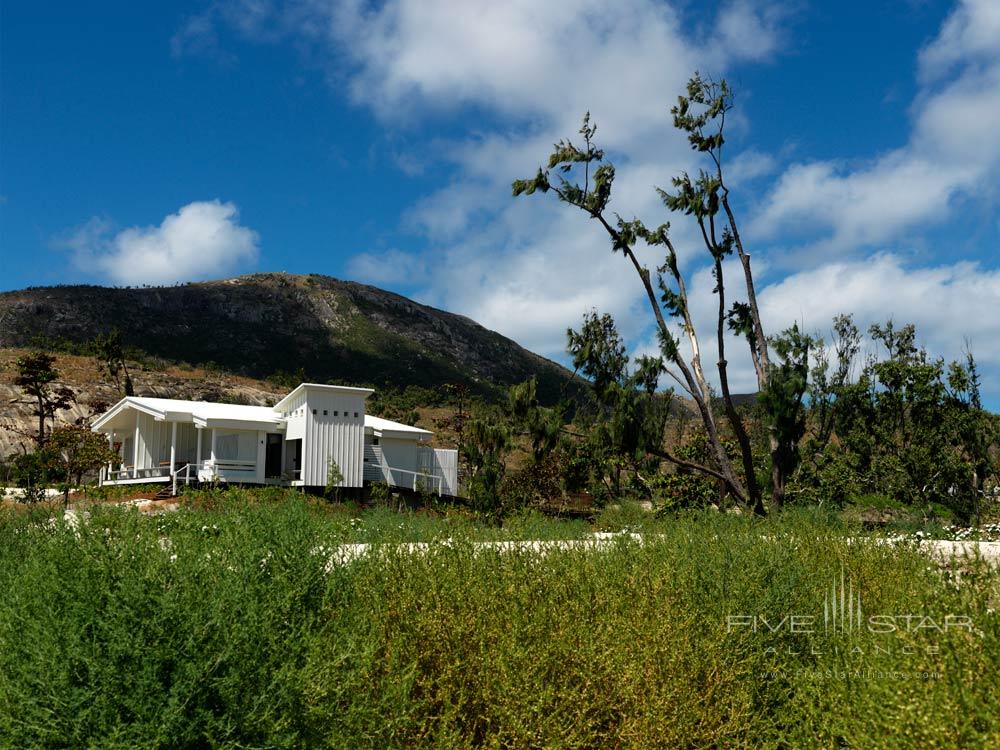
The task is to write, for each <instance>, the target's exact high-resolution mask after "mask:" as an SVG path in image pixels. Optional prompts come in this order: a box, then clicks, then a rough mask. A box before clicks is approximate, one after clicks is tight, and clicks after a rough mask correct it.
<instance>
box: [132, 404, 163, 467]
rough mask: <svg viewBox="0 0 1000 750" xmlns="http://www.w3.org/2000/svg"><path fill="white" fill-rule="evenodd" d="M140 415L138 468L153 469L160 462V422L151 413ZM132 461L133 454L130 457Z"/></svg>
mask: <svg viewBox="0 0 1000 750" xmlns="http://www.w3.org/2000/svg"><path fill="white" fill-rule="evenodd" d="M136 414H138V415H139V443H138V445H139V460H138V461H137V462H136V468H137V469H151V468H153V467H154V466H156V465H157V463H158V462H159V457H158V456H159V435H160V431H159V423H158V422H157V421H156V420H155V419H154V418H153V417H152V415H150V414H145V413H143V412H136ZM129 463H131V456H130V457H129Z"/></svg>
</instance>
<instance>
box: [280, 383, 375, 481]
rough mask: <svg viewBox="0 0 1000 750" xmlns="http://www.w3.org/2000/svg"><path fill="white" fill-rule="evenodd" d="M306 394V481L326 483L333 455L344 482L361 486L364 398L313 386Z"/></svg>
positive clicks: (304, 459) (304, 445) (303, 477)
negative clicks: (315, 389) (325, 390)
mask: <svg viewBox="0 0 1000 750" xmlns="http://www.w3.org/2000/svg"><path fill="white" fill-rule="evenodd" d="M305 396H306V397H305V430H304V435H303V441H302V479H303V480H304V483H305V484H307V485H317V486H323V485H325V484H326V477H327V469H328V467H329V461H330V459H333V460H334V461H336V462H337V466H338V467H339V468H340V473H341V474H343V476H344V481H343V482H342V483H341V485H340V486H341V487H360V486H361V483H362V480H363V478H364V477H363V463H364V461H363V459H364V435H365V401H364V398H362V397H361V396H355V395H351V394H340V393H328V392H323V391H309V390H306V394H305ZM324 412H325V413H324ZM355 415H357V416H355ZM289 431H291V423H290V422H289Z"/></svg>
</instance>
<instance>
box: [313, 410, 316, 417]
mask: <svg viewBox="0 0 1000 750" xmlns="http://www.w3.org/2000/svg"><path fill="white" fill-rule="evenodd" d="M313 416H314V417H315V416H316V410H315V409H313Z"/></svg>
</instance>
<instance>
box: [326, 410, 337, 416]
mask: <svg viewBox="0 0 1000 750" xmlns="http://www.w3.org/2000/svg"><path fill="white" fill-rule="evenodd" d="M323 416H324V417H325V416H327V413H326V409H324V410H323ZM333 416H337V412H334V413H333Z"/></svg>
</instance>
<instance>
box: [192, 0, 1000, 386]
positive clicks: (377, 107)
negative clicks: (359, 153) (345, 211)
mask: <svg viewBox="0 0 1000 750" xmlns="http://www.w3.org/2000/svg"><path fill="white" fill-rule="evenodd" d="M246 3H250V4H251V6H252V7H251V11H252V12H247V13H243V14H240V13H239V12H238V11H239V8H240V7H242V6H243V5H245V4H246ZM684 7H685V6H684V5H683V4H682V3H671V2H657V1H654V0H622V1H621V2H620V3H617V4H616V5H615V9H614V12H610V13H609V12H608V11H607V4H606V3H605V2H603V1H599V0H576V1H575V2H566V3H539V2H535V1H534V0H511V2H507V3H499V4H498V3H493V2H486V0H482V1H479V0H476V1H473V0H469V2H461V3H456V2H446V1H445V0H385V2H381V3H379V4H377V5H371V4H369V3H368V2H365V1H364V0H340V1H339V2H333V0H293V1H292V2H288V3H272V2H268V0H240V1H239V2H230V3H227V2H223V1H221V0H220V2H216V3H214V4H213V5H212V6H211V8H210V15H211V17H212V18H213V19H214V21H213V22H214V23H227V24H228V25H229V26H230V28H231V29H233V30H235V31H236V32H237V33H239V34H242V35H243V36H245V37H246V38H250V39H255V40H258V41H265V42H269V41H275V40H277V39H284V38H288V37H291V36H294V37H295V38H296V42H297V43H299V44H300V45H301V44H302V43H303V42H307V43H308V44H312V45H315V46H316V47H319V48H322V49H325V50H326V51H327V53H328V54H329V55H330V58H331V59H332V60H333V61H334V62H335V64H334V65H331V68H330V70H331V80H333V81H335V82H336V84H337V88H338V90H341V91H346V92H347V96H348V97H350V98H351V100H352V101H353V102H354V103H356V104H357V105H360V106H363V107H366V108H369V109H370V110H371V111H373V112H374V113H375V114H376V116H377V117H378V118H379V119H380V120H381V122H382V123H383V124H384V126H385V127H387V128H389V129H392V128H397V127H403V128H406V127H409V126H410V125H412V124H414V123H433V122H436V121H441V120H443V119H444V118H451V116H452V115H453V114H455V113H467V112H473V113H475V114H476V123H477V130H476V131H475V132H470V133H469V134H467V135H466V136H463V137H458V138H455V139H453V140H451V141H450V142H446V143H442V142H440V141H435V142H433V143H428V144H427V148H426V149H425V150H424V151H423V152H422V153H421V157H422V161H421V164H422V165H424V164H430V162H431V161H433V160H435V159H437V160H438V161H439V162H440V161H444V162H446V164H447V166H448V168H449V169H448V171H447V176H446V178H445V179H444V180H443V182H444V184H443V186H442V188H441V189H440V190H438V191H435V192H432V193H430V194H428V195H424V196H422V197H421V198H420V199H419V200H417V201H415V203H414V205H412V206H411V207H410V209H409V210H408V211H407V212H406V214H405V215H404V217H403V227H404V228H406V229H409V230H410V231H413V232H416V233H419V234H421V235H423V237H424V238H425V240H426V242H427V244H428V245H429V248H430V249H427V250H424V251H422V252H421V253H419V254H410V253H403V252H400V251H398V250H396V251H392V252H391V253H389V254H388V255H381V254H380V255H373V254H362V255H359V256H357V257H356V258H355V259H354V260H353V261H352V262H351V263H350V265H349V270H350V272H351V273H352V274H354V275H357V276H359V277H361V278H363V279H366V280H369V281H372V282H374V283H383V284H396V283H398V284H406V285H407V286H408V287H409V288H413V287H414V286H416V287H417V288H418V293H417V295H416V296H418V297H419V298H421V299H422V300H424V301H426V302H430V303H432V304H436V305H438V306H441V307H446V308H448V309H452V310H455V311H458V312H462V313H464V314H467V315H469V316H471V317H473V318H474V319H476V320H478V321H480V322H482V323H483V324H484V325H487V326H488V327H490V328H494V329H495V330H498V331H500V332H502V333H504V334H506V335H509V336H512V337H513V338H515V339H517V340H518V341H520V342H521V343H522V344H524V345H526V346H528V347H529V348H532V349H534V350H536V351H539V352H541V353H545V354H549V355H558V354H560V353H561V352H562V351H563V350H564V346H565V341H564V330H565V328H566V327H567V326H571V325H572V326H575V325H577V324H578V323H579V320H580V316H581V315H582V314H583V312H584V311H585V310H588V309H590V308H597V309H599V310H601V311H602V312H611V313H613V314H614V315H615V316H616V318H617V319H618V320H619V324H620V327H621V328H622V330H623V332H624V333H625V335H626V336H628V337H630V338H632V340H634V341H639V342H642V341H645V340H648V335H649V328H648V319H649V318H648V311H647V310H646V308H645V300H644V298H643V296H642V293H641V289H640V287H639V286H638V284H637V281H636V279H635V275H634V271H633V270H632V269H631V268H630V267H628V266H627V265H626V264H625V263H624V262H623V260H622V258H621V256H620V255H613V254H612V253H611V252H610V251H609V248H608V244H607V240H606V237H605V236H604V235H603V234H602V232H601V231H600V228H599V227H597V226H595V225H594V223H593V222H588V221H586V220H585V219H584V217H583V215H582V214H579V213H575V212H574V211H573V210H571V209H569V208H566V207H563V206H558V205H556V204H555V202H554V201H553V200H545V199H539V198H536V199H533V200H527V199H522V200H518V201H513V200H511V199H510V197H509V195H510V193H509V185H510V181H511V179H513V178H516V177H525V176H528V175H530V174H532V173H533V172H534V170H535V168H536V167H537V165H538V164H539V162H540V161H542V160H543V159H544V158H545V156H546V155H547V154H548V152H549V150H550V147H551V144H552V143H553V142H554V141H556V140H558V139H559V138H561V137H564V136H567V135H573V134H575V132H576V130H577V128H578V127H579V118H580V116H581V115H582V114H583V112H585V111H590V112H591V113H592V115H593V117H594V119H595V120H596V122H597V123H598V125H599V132H598V138H599V140H600V142H601V145H602V146H603V147H604V148H605V149H606V150H607V152H608V153H609V154H610V155H611V157H612V158H613V159H614V160H615V162H616V163H617V165H618V167H619V171H618V180H617V182H616V186H615V187H616V190H615V200H614V203H613V204H612V209H613V210H619V211H622V212H623V213H625V214H626V215H627V216H631V215H632V214H633V213H634V214H636V215H638V216H640V217H642V218H644V219H645V220H647V221H648V222H649V223H654V222H658V221H660V220H663V219H665V218H667V217H666V215H665V213H664V211H663V208H662V206H660V205H659V202H658V200H657V198H656V196H655V194H654V193H653V191H652V189H651V188H652V186H654V185H661V186H662V185H665V184H667V183H668V182H669V178H670V176H671V175H673V174H676V173H677V172H678V171H680V170H692V169H696V168H697V166H698V164H697V162H696V157H695V155H693V154H692V153H691V152H690V150H689V148H688V144H687V143H686V141H685V140H684V139H683V138H681V137H679V136H677V134H676V133H673V132H672V129H671V127H670V122H669V113H668V108H669V105H670V103H671V102H672V101H673V97H674V96H675V95H676V94H677V93H678V92H679V91H681V90H682V89H683V86H684V84H685V82H686V80H687V77H688V76H689V75H690V74H691V72H693V71H694V70H699V69H700V70H703V71H706V72H713V73H724V72H725V71H727V70H731V69H732V67H733V66H734V65H736V64H749V63H753V62H755V61H764V60H768V59H770V58H771V57H772V56H774V55H775V54H776V53H777V52H778V51H779V50H780V47H781V44H782V39H783V33H782V29H783V23H784V19H783V18H782V16H781V15H780V11H779V10H776V9H780V8H781V7H782V4H778V3H771V2H766V1H761V2H751V1H750V0H732V1H731V2H725V3H723V4H722V6H721V7H720V9H719V11H718V13H717V14H716V15H715V16H714V17H713V18H712V19H710V20H709V21H707V22H705V24H704V26H703V27H702V28H697V27H696V28H694V29H692V28H691V27H690V25H689V24H686V23H685V22H684V17H683V15H682V12H683V8H684ZM786 7H787V6H786ZM998 15H1000V10H998V6H997V3H996V2H995V0H959V2H958V3H957V4H956V7H955V10H954V11H953V12H952V14H951V15H950V16H949V17H948V19H947V20H946V22H945V23H944V24H943V26H942V28H941V30H940V32H939V33H938V34H937V36H936V37H935V38H934V39H933V40H931V41H930V42H929V43H928V44H927V46H926V47H925V48H924V49H923V50H922V51H921V52H920V54H919V59H917V60H916V61H915V65H916V75H917V79H918V83H919V92H918V95H917V97H916V98H915V100H914V102H913V103H912V105H911V109H910V122H911V128H910V134H909V136H908V138H907V139H906V141H905V142H904V143H902V144H901V145H900V146H899V147H898V148H896V149H893V150H891V151H888V152H886V153H882V154H875V155H872V154H864V153H862V154H856V155H851V156H852V157H859V158H860V159H867V161H860V160H859V158H853V159H851V160H850V161H847V160H844V161H837V160H826V161H800V162H798V163H795V164H792V165H791V166H789V167H788V168H787V169H784V170H783V171H781V170H779V165H778V163H777V162H776V160H775V159H774V158H773V157H772V156H771V155H768V154H765V153H761V152H759V151H755V150H753V149H749V150H746V151H744V152H743V153H742V154H738V155H736V157H735V158H732V157H730V158H731V162H730V164H731V171H730V180H731V182H732V184H733V185H735V186H737V187H739V188H742V187H743V186H744V185H746V184H749V183H751V182H752V183H753V190H754V192H755V193H757V192H760V193H761V194H762V196H763V198H762V200H761V204H760V205H759V206H758V207H756V209H755V214H753V215H751V216H750V217H748V218H749V219H750V221H748V222H747V226H746V227H744V229H745V230H747V231H745V232H744V235H745V237H747V238H748V239H749V240H750V241H751V242H752V243H753V247H754V249H758V248H764V249H766V248H767V244H768V242H769V241H773V240H775V239H776V238H778V237H780V238H782V241H783V242H784V241H789V240H790V241H792V242H795V243H799V245H800V246H801V247H802V248H803V249H805V250H813V251H814V252H812V253H801V254H800V255H801V256H802V257H803V261H802V262H801V263H800V264H799V266H798V267H797V268H796V271H795V272H794V273H792V274H791V275H787V276H785V277H784V278H780V277H778V273H779V272H780V271H781V268H780V267H778V266H777V265H776V264H772V266H771V269H770V272H769V273H765V270H766V269H765V267H764V266H763V265H762V264H761V262H760V261H761V258H762V257H764V256H761V255H755V260H754V262H755V267H756V269H757V272H758V278H759V279H761V281H764V280H767V281H768V282H769V283H767V284H763V283H762V284H761V285H760V287H759V298H760V300H761V304H762V312H763V314H764V317H765V324H766V326H767V328H768V329H769V330H779V329H780V328H782V327H785V326H787V325H789V324H791V323H792V322H796V321H798V322H800V323H801V324H804V325H805V327H806V329H807V330H810V331H812V330H816V329H820V330H823V329H824V328H825V327H826V326H828V325H829V321H830V319H831V318H832V316H833V315H834V314H837V313H840V312H847V311H853V312H855V313H856V315H857V318H858V321H859V323H862V324H867V323H869V322H872V321H875V320H884V319H886V318H887V317H894V318H896V319H897V320H899V321H901V322H904V321H905V322H909V321H912V322H915V323H917V324H918V326H919V327H920V330H921V331H922V335H923V336H924V337H925V341H926V342H927V344H928V346H929V347H930V348H931V349H932V350H934V351H936V352H940V353H943V354H946V355H948V356H954V355H955V354H957V350H956V347H960V346H961V341H962V338H963V337H964V336H966V335H968V336H970V337H971V338H972V339H973V345H974V346H975V345H976V342H978V341H982V342H983V343H984V344H985V343H987V342H990V341H991V340H994V339H995V337H996V334H997V333H998V331H997V330H996V329H995V327H994V326H993V324H992V323H991V322H990V321H991V320H992V319H993V318H992V317H991V316H992V310H995V309H997V308H996V305H997V302H998V301H1000V299H998V297H997V294H998V273H1000V272H997V271H996V270H993V269H989V268H985V267H982V266H979V265H976V264H974V263H961V262H959V263H954V262H947V263H943V264H939V265H936V266H933V267H929V268H920V267H916V266H909V265H907V264H906V263H905V262H904V261H903V260H902V258H901V256H900V255H895V254H891V253H887V252H885V250H886V249H888V248H893V247H898V245H897V244H896V243H897V242H898V241H899V239H900V238H901V237H908V236H912V231H913V230H914V229H916V228H918V227H922V226H926V225H930V224H934V223H940V222H942V221H944V220H946V219H947V218H949V217H950V216H951V215H952V213H953V211H954V209H955V206H956V204H957V202H958V201H960V200H966V199H968V198H969V197H975V196H976V195H977V194H979V193H981V192H983V191H985V190H986V189H988V186H989V185H990V184H991V183H992V182H994V181H995V179H994V178H995V177H996V175H997V173H998V167H1000V140H998V139H997V138H996V137H995V136H994V135H993V132H992V131H993V129H994V127H995V122H997V121H998V120H1000V32H998V28H1000V19H998ZM197 30H198V33H206V32H205V31H204V29H203V28H202V27H200V26H199V27H197ZM483 115H484V116H483ZM449 121H450V122H453V121H454V120H449ZM749 127H750V123H747V122H746V121H745V120H741V119H736V120H734V121H732V122H731V130H730V133H731V134H733V131H734V130H735V131H736V132H735V134H736V135H746V133H747V131H748V128H749ZM437 166H440V164H438V165H437ZM549 197H551V196H549ZM687 224H688V223H687V222H678V223H677V224H676V225H675V228H674V232H675V239H676V241H677V245H678V247H679V250H680V251H681V253H682V255H683V257H682V261H683V265H684V267H685V269H686V270H687V272H688V273H689V274H690V276H691V284H690V286H691V289H692V300H693V301H694V302H695V304H696V306H697V308H698V309H697V310H695V314H696V316H697V318H698V320H700V321H703V322H704V324H705V325H707V326H708V327H707V329H705V330H707V331H709V332H710V331H711V330H712V329H713V326H714V320H713V316H714V309H713V308H714V304H715V298H714V297H713V296H712V294H711V289H712V287H713V283H712V279H711V277H710V274H709V273H708V271H707V270H706V269H705V268H704V267H703V266H702V265H699V263H698V261H696V260H693V259H692V252H696V253H703V251H701V250H699V249H698V242H699V240H698V238H697V237H693V236H691V234H690V231H691V230H690V227H689V226H687ZM817 250H820V251H826V252H815V251H817ZM830 250H836V251H838V255H837V256H836V257H838V258H842V259H843V260H842V261H841V262H838V263H829V262H828V260H829V258H830V257H831V256H830V254H829V252H828V251H830ZM865 252H869V253H871V252H876V253H878V254H877V255H875V256H874V257H872V258H869V259H863V258H862V256H863V253H865ZM764 255H765V256H766V255H767V253H765V254H764ZM772 256H773V252H772ZM644 260H645V262H646V263H648V265H649V266H651V267H652V266H655V265H657V264H658V263H659V262H660V260H661V259H660V258H658V257H655V256H653V255H652V254H651V253H649V254H644ZM729 278H730V280H731V281H730V289H731V292H730V296H731V298H733V297H739V296H740V295H739V285H738V283H736V280H738V279H739V274H738V273H734V272H731V273H729ZM886 290H892V292H893V296H892V297H889V296H887V295H886V294H885V292H886ZM970 310H971V312H969V311H970ZM706 338H708V339H711V338H714V337H712V336H710V335H708V336H707V337H706ZM703 343H705V344H706V346H707V348H708V349H709V350H711V346H712V345H711V343H710V342H708V341H705V342H703ZM730 347H731V348H730V352H731V356H730V359H731V360H732V361H733V362H734V369H735V371H734V374H733V376H732V379H733V387H734V389H736V390H752V389H753V388H754V381H753V374H752V370H751V369H750V364H749V358H748V357H745V356H743V355H744V354H745V345H744V344H742V343H740V342H735V341H734V342H732V343H731V344H730ZM639 348H640V349H641V348H642V345H641V344H640V345H639ZM997 357H1000V355H998V354H994V353H992V352H988V351H983V352H982V353H981V356H980V358H981V359H983V360H984V362H985V361H989V362H992V361H993V360H994V359H996V358H997ZM709 361H711V362H714V359H710V358H709V357H708V356H706V362H709ZM997 366H1000V362H997ZM709 369H712V368H709Z"/></svg>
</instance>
